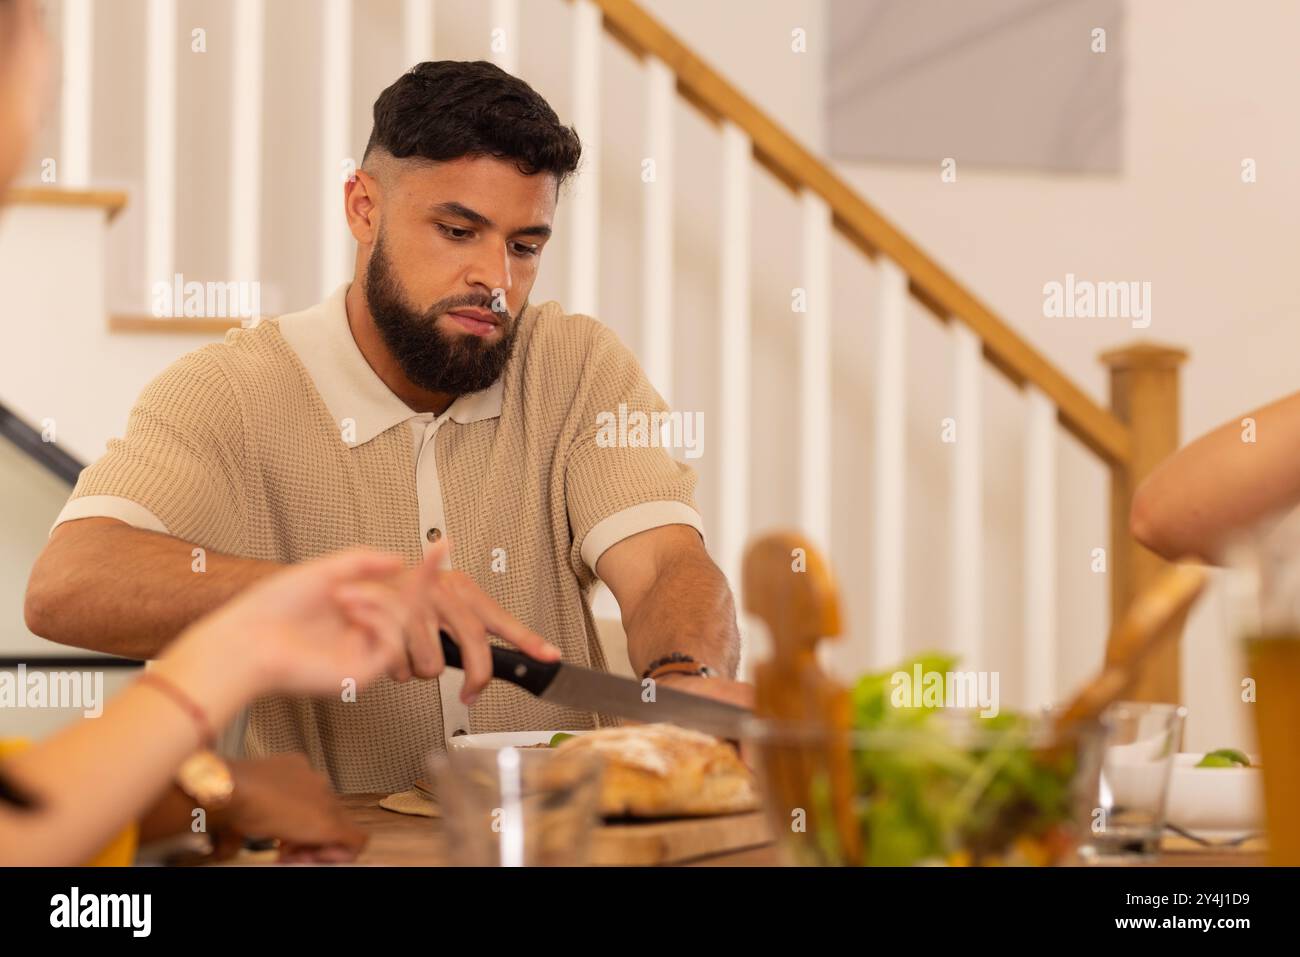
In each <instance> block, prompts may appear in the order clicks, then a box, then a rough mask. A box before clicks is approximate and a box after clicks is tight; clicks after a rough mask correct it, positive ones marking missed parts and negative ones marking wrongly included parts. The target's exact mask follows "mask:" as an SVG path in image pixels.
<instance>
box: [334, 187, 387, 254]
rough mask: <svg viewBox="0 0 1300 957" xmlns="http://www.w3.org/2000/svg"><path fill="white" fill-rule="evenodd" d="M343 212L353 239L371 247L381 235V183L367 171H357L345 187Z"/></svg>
mask: <svg viewBox="0 0 1300 957" xmlns="http://www.w3.org/2000/svg"><path fill="white" fill-rule="evenodd" d="M343 210H344V213H345V214H346V215H347V217H348V229H350V230H351V231H352V238H353V239H355V240H356V241H357V242H358V243H359V244H360V245H362V246H370V245H372V244H373V243H374V241H375V237H376V236H378V235H379V181H378V180H376V179H375V178H374V177H373V176H371V175H370V174H369V173H367V172H366V171H365V170H360V169H359V170H357V171H356V174H355V175H354V176H353V177H352V179H350V180H348V182H347V183H345V184H344V185H343Z"/></svg>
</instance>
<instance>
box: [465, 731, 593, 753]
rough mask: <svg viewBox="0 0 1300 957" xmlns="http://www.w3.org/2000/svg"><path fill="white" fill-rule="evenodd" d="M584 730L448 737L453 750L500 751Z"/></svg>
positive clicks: (509, 732)
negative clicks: (478, 749) (480, 749)
mask: <svg viewBox="0 0 1300 957" xmlns="http://www.w3.org/2000/svg"><path fill="white" fill-rule="evenodd" d="M584 733H585V732H583V731H498V732H495V733H493V734H458V735H454V736H452V737H450V738H448V739H447V746H448V747H449V748H451V749H452V750H453V751H459V750H461V749H462V748H482V749H484V750H488V751H499V750H501V749H502V748H527V747H531V746H532V745H534V744H549V743H550V741H551V738H553V737H555V736H556V735H557V734H584Z"/></svg>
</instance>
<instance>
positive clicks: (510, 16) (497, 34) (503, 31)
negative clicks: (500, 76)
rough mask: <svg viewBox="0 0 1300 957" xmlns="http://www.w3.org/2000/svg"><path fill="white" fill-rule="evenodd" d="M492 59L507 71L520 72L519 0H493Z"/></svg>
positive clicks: (491, 27)
mask: <svg viewBox="0 0 1300 957" xmlns="http://www.w3.org/2000/svg"><path fill="white" fill-rule="evenodd" d="M491 18H492V23H491V24H490V25H489V30H490V33H489V37H490V41H489V42H490V44H491V47H490V48H491V51H492V53H491V56H490V59H491V60H492V62H493V63H495V64H496V65H497V66H499V67H501V69H503V70H505V71H506V72H507V73H510V74H515V73H518V72H519V39H518V37H519V0H492V11H491Z"/></svg>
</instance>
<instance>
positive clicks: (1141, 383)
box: [1101, 342, 1187, 703]
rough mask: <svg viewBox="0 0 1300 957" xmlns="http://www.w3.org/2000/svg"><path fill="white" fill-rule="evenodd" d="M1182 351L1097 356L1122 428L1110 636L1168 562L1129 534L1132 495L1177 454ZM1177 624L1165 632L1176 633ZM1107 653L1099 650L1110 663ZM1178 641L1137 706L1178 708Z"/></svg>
mask: <svg viewBox="0 0 1300 957" xmlns="http://www.w3.org/2000/svg"><path fill="white" fill-rule="evenodd" d="M1186 359H1187V353H1186V352H1184V351H1183V350H1181V349H1175V348H1172V347H1169V346H1161V345H1156V344H1154V343H1149V342H1143V343H1135V344H1133V345H1131V346H1126V347H1124V348H1122V349H1115V350H1112V351H1110V352H1106V353H1103V354H1102V356H1101V361H1102V362H1104V363H1105V364H1106V365H1107V366H1109V367H1110V405H1111V411H1112V412H1113V413H1114V414H1115V417H1116V418H1117V419H1119V420H1120V421H1121V422H1123V423H1124V424H1125V425H1127V426H1128V428H1129V435H1130V446H1129V458H1128V461H1127V463H1117V464H1115V465H1113V466H1112V467H1111V473H1110V474H1111V480H1110V563H1109V568H1110V618H1111V630H1112V633H1113V631H1114V625H1115V624H1116V623H1117V622H1118V621H1119V620H1120V619H1121V618H1122V617H1123V615H1124V612H1125V611H1127V610H1128V607H1129V605H1131V604H1132V603H1133V599H1134V597H1135V596H1136V595H1137V594H1138V593H1139V592H1141V591H1142V590H1143V589H1145V588H1147V587H1148V586H1149V585H1151V583H1152V582H1154V581H1155V580H1156V578H1157V577H1158V576H1159V575H1160V573H1161V572H1162V571H1163V570H1164V569H1165V568H1167V567H1168V564H1169V563H1168V562H1166V561H1165V560H1164V559H1162V558H1161V557H1160V556H1158V555H1156V554H1155V553H1154V552H1151V551H1149V550H1147V549H1146V548H1143V547H1142V546H1141V545H1139V544H1138V543H1137V540H1136V539H1134V538H1133V535H1132V534H1131V533H1130V532H1129V509H1130V507H1131V506H1132V504H1133V493H1134V492H1135V491H1136V490H1137V487H1138V485H1140V484H1141V482H1142V480H1143V479H1144V478H1146V477H1147V475H1149V474H1150V473H1151V471H1152V470H1153V469H1154V468H1155V467H1156V466H1157V465H1159V464H1160V462H1161V461H1162V460H1163V459H1165V458H1166V457H1167V456H1169V455H1170V454H1171V453H1173V452H1174V451H1175V450H1176V449H1177V448H1178V444H1179V441H1178V433H1179V420H1178V416H1179V395H1178V388H1179V382H1178V372H1179V367H1180V366H1181V365H1182V364H1183V362H1185V361H1186ZM1182 626H1183V622H1182V620H1181V619H1179V620H1178V621H1177V622H1175V623H1174V624H1173V625H1172V626H1171V627H1174V628H1179V629H1181V628H1182ZM1111 652H1112V649H1111V648H1109V647H1108V648H1107V649H1106V655H1107V659H1108V660H1109V658H1110V655H1111ZM1179 662H1180V656H1179V643H1178V642H1177V641H1167V642H1164V643H1163V644H1162V647H1161V649H1160V650H1159V651H1157V652H1155V653H1153V655H1152V658H1151V660H1150V662H1149V663H1148V664H1147V666H1146V667H1145V668H1144V669H1143V671H1142V674H1141V676H1140V677H1139V678H1138V682H1137V684H1136V685H1135V686H1134V688H1133V692H1132V695H1131V697H1132V699H1133V700H1136V701H1168V702H1175V703H1176V702H1179V701H1180V694H1181V689H1180V687H1179Z"/></svg>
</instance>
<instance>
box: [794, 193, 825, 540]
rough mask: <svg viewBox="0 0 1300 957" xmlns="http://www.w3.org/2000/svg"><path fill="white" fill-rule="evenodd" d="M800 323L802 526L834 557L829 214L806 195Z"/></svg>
mask: <svg viewBox="0 0 1300 957" xmlns="http://www.w3.org/2000/svg"><path fill="white" fill-rule="evenodd" d="M800 203H801V208H802V213H803V239H802V243H803V272H802V276H801V279H800V282H801V283H802V287H803V291H804V296H805V305H806V308H807V311H806V312H804V313H802V314H799V313H795V319H796V320H797V321H798V322H799V324H800V325H799V435H800V448H799V524H800V526H801V527H802V529H803V531H804V533H805V534H806V535H808V536H809V537H810V538H811V539H812V541H813V542H814V543H815V544H816V545H817V546H818V547H819V548H820V549H822V552H823V554H825V555H827V556H828V557H829V555H830V544H831V543H830V534H831V520H830V515H831V210H830V206H828V205H827V203H826V201H825V200H824V199H822V198H821V197H820V196H818V195H817V194H816V193H814V192H813V191H812V190H808V189H805V190H804V191H803V193H802V195H801V197H800Z"/></svg>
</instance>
